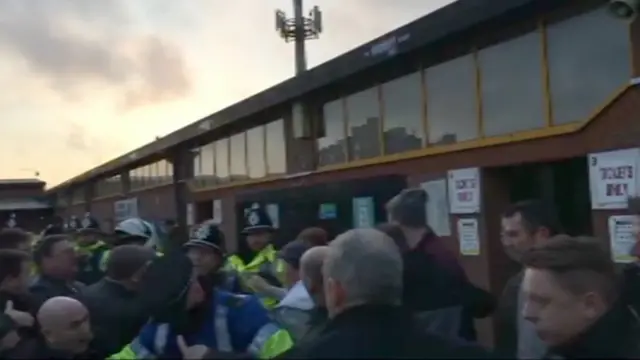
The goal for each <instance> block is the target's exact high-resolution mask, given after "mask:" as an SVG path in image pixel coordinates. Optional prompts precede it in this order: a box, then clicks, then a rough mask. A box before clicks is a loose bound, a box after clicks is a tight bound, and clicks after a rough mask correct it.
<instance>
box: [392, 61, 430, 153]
mask: <svg viewBox="0 0 640 360" xmlns="http://www.w3.org/2000/svg"><path fill="white" fill-rule="evenodd" d="M382 98H383V100H384V106H383V109H384V116H383V119H384V144H385V145H384V148H385V153H387V154H395V153H399V152H403V151H409V150H414V149H419V148H420V147H422V144H424V140H425V139H424V125H423V123H422V111H423V110H422V109H423V106H422V80H421V76H420V73H419V72H417V73H414V74H411V75H407V76H404V77H401V78H399V79H396V80H393V81H390V82H388V83H386V84H384V85H382Z"/></svg>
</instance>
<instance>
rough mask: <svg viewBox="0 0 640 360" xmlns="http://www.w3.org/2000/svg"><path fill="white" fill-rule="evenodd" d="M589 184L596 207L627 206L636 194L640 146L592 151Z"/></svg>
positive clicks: (593, 204)
mask: <svg viewBox="0 0 640 360" xmlns="http://www.w3.org/2000/svg"><path fill="white" fill-rule="evenodd" d="M588 161H589V187H590V190H591V207H592V208H593V209H626V208H627V200H628V198H629V197H630V196H637V195H638V189H639V188H640V186H639V183H638V169H639V168H640V148H636V149H625V150H616V151H608V152H603V153H596V154H590V155H589V158H588Z"/></svg>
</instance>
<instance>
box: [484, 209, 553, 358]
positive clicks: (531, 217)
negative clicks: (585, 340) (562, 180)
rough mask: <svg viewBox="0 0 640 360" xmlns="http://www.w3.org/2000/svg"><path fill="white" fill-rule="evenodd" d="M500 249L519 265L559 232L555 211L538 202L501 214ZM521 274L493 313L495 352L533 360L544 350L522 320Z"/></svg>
mask: <svg viewBox="0 0 640 360" xmlns="http://www.w3.org/2000/svg"><path fill="white" fill-rule="evenodd" d="M501 222H502V223H501V227H502V236H501V240H502V245H503V247H504V250H505V253H506V254H507V255H508V256H509V257H510V258H511V259H512V260H513V261H515V262H516V263H518V264H520V263H521V259H522V256H523V254H524V253H526V252H527V250H529V248H531V247H532V246H534V245H536V244H541V243H545V242H547V241H548V240H549V238H550V237H551V236H553V235H555V234H557V233H558V232H559V231H560V226H559V221H558V219H557V217H556V213H555V209H554V208H553V207H551V206H548V205H547V204H544V203H543V202H541V201H538V200H528V201H522V202H518V203H516V204H514V205H512V206H510V207H509V208H508V209H507V210H506V211H505V212H504V213H503V214H502V221H501ZM523 274H524V271H523V270H522V271H520V272H518V273H517V274H515V275H514V276H513V277H511V278H510V279H509V280H508V281H507V283H506V285H505V287H504V290H503V292H502V295H501V297H500V301H499V303H498V310H497V312H496V332H497V339H496V349H497V350H498V351H499V352H500V353H501V354H502V355H504V356H507V357H517V358H522V359H536V358H540V356H542V355H543V354H544V353H545V351H546V349H545V346H544V344H543V342H542V341H541V340H540V339H539V337H538V336H537V335H536V334H535V331H534V329H533V326H532V325H531V324H530V323H529V322H527V321H525V320H524V318H523V317H522V307H523V299H522V296H521V292H520V286H521V283H522V277H523Z"/></svg>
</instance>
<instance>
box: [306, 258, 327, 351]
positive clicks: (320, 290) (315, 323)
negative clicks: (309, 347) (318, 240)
mask: <svg viewBox="0 0 640 360" xmlns="http://www.w3.org/2000/svg"><path fill="white" fill-rule="evenodd" d="M328 253H329V247H328V246H316V247H314V248H312V249H310V250H309V251H307V252H305V253H304V255H302V258H301V259H300V278H301V279H302V283H303V284H304V287H305V288H307V291H308V292H309V295H310V296H311V299H312V300H313V303H314V304H315V308H314V309H313V312H312V313H311V318H310V319H309V322H308V323H307V326H308V329H307V332H306V334H305V335H304V338H303V339H302V340H304V341H307V340H309V339H313V338H314V337H315V336H316V335H317V334H318V333H319V331H320V330H321V329H322V328H323V327H324V324H325V323H326V322H327V321H328V319H329V318H328V315H327V307H326V305H325V300H324V282H323V281H322V266H323V264H324V261H325V259H326V258H327V254H328Z"/></svg>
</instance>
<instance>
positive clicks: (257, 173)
mask: <svg viewBox="0 0 640 360" xmlns="http://www.w3.org/2000/svg"><path fill="white" fill-rule="evenodd" d="M264 137H265V127H264V126H258V127H256V128H253V129H251V130H249V131H247V165H248V166H247V167H248V170H249V177H250V178H252V179H259V178H263V177H265V176H266V175H267V164H266V163H265V148H264V147H265V141H264Z"/></svg>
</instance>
